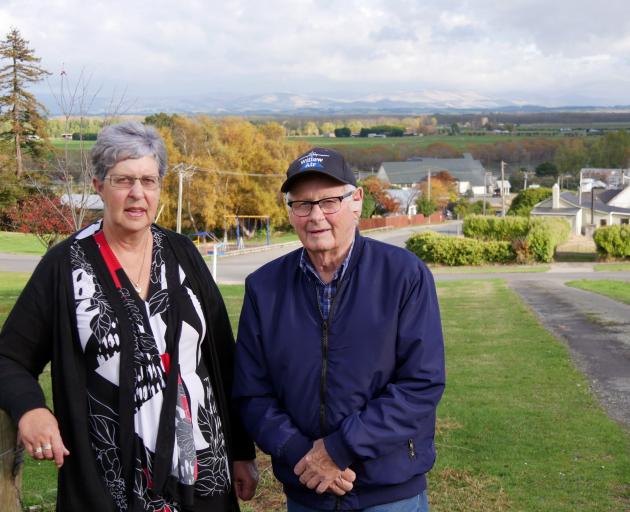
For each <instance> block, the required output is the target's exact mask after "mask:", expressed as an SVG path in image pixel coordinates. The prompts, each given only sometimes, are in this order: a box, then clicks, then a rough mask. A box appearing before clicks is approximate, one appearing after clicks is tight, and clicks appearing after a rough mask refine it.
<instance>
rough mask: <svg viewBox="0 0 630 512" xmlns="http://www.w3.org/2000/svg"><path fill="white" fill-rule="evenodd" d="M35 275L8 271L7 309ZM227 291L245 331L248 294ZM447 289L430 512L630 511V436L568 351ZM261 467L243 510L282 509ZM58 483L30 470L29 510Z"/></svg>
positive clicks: (508, 299) (530, 323)
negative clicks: (443, 379)
mask: <svg viewBox="0 0 630 512" xmlns="http://www.w3.org/2000/svg"><path fill="white" fill-rule="evenodd" d="M26 278H27V275H26V274H20V275H18V274H9V273H3V274H0V283H1V284H0V307H2V308H3V309H0V312H1V311H6V310H7V309H8V308H9V307H10V306H11V304H12V303H13V301H14V300H15V297H16V295H17V293H18V292H19V290H20V289H21V287H22V286H23V284H24V282H25V280H26ZM221 290H222V293H223V294H224V297H225V301H226V304H227V307H228V310H229V314H230V319H231V321H232V323H233V325H235V326H236V322H237V321H238V314H239V310H240V307H241V301H242V294H243V287H242V286H222V287H221ZM438 292H439V299H440V304H441V307H442V312H443V324H444V330H445V339H446V351H447V373H448V384H447V389H446V393H445V395H444V398H443V400H442V403H441V405H440V408H439V411H438V415H439V420H438V435H437V438H436V444H437V450H438V461H437V465H436V467H435V469H434V470H433V471H432V472H431V474H430V477H429V478H430V484H429V485H430V499H431V503H432V511H433V512H447V511H448V512H456V511H462V512H463V511H466V512H476V511H484V512H499V511H505V510H515V511H541V512H543V511H544V512H548V511H554V512H563V511H566V512H569V511H571V512H573V511H584V512H586V511H588V512H604V511H621V510H627V509H628V508H629V507H630V489H629V488H628V482H630V454H629V449H630V443H629V440H628V436H627V434H626V433H624V432H623V431H622V430H621V428H620V427H619V426H618V425H617V424H616V423H615V422H613V421H612V420H610V419H609V418H608V417H607V416H606V415H605V414H604V413H603V412H602V410H601V408H600V407H599V406H598V405H597V404H596V403H595V400H594V399H593V397H592V395H591V394H590V392H589V389H588V382H587V381H586V379H585V378H584V377H583V376H582V375H581V374H580V373H579V372H578V371H577V370H576V369H575V368H574V366H573V365H572V363H571V361H570V358H569V356H568V353H567V349H566V347H565V346H564V345H563V344H562V343H561V342H559V341H558V340H556V339H555V338H553V337H552V336H551V335H550V334H549V333H547V331H545V330H544V329H543V328H542V327H541V326H540V325H539V324H538V322H537V321H536V319H535V318H534V317H533V316H532V314H531V313H530V311H529V310H528V309H527V308H526V307H525V306H524V305H523V304H522V302H521V301H520V300H519V299H518V297H517V296H516V295H515V294H514V293H513V292H512V291H511V290H509V289H508V288H507V286H506V285H505V284H504V282H503V281H500V280H498V279H497V280H485V281H481V280H477V281H455V282H448V283H440V284H439V289H438ZM3 320H4V317H0V321H3ZM42 382H46V383H48V382H49V374H45V375H43V377H42ZM259 465H260V466H261V470H262V471H261V473H262V481H261V485H260V486H259V490H258V494H257V498H256V500H255V501H254V502H253V503H251V504H247V505H246V506H244V510H245V511H255V512H269V511H273V510H282V497H281V495H280V490H279V486H278V485H277V483H275V482H274V480H273V478H272V476H271V469H270V466H269V461H268V459H267V458H266V457H261V459H260V461H259ZM54 485H55V470H54V468H52V466H51V465H50V464H43V463H33V462H32V461H29V462H28V463H27V466H26V468H25V473H24V484H23V489H24V498H25V503H26V504H29V505H32V504H38V503H42V501H43V502H50V501H51V500H52V499H53V496H54Z"/></svg>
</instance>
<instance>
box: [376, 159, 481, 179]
mask: <svg viewBox="0 0 630 512" xmlns="http://www.w3.org/2000/svg"><path fill="white" fill-rule="evenodd" d="M429 171H431V174H437V173H438V172H440V171H448V172H449V174H450V175H451V176H453V177H454V178H455V179H456V180H457V181H468V182H470V183H471V185H476V186H480V185H481V186H483V185H484V175H485V172H486V170H485V169H484V167H483V165H481V162H480V161H479V160H475V159H474V158H473V157H472V155H471V154H470V153H465V154H464V157H463V158H420V157H415V158H413V159H412V160H407V161H406V162H383V163H382V164H381V168H380V169H379V171H378V177H379V178H380V179H381V180H385V181H389V182H390V183H396V184H400V185H402V184H408V183H419V182H420V181H422V180H423V179H425V178H426V177H427V175H428V173H429Z"/></svg>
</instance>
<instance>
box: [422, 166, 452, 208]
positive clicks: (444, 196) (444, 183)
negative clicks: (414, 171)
mask: <svg viewBox="0 0 630 512" xmlns="http://www.w3.org/2000/svg"><path fill="white" fill-rule="evenodd" d="M418 187H419V188H420V191H421V192H422V196H421V197H423V198H428V197H429V195H430V196H431V201H432V202H433V203H435V205H436V206H438V207H439V208H445V207H446V205H448V203H450V202H453V201H455V200H456V199H457V180H456V179H455V178H454V177H453V176H452V175H451V174H450V173H449V172H448V171H439V172H438V173H436V174H432V175H431V193H430V194H429V182H428V180H427V178H424V180H423V181H422V182H421V183H420V184H419V185H418Z"/></svg>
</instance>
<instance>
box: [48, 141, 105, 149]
mask: <svg viewBox="0 0 630 512" xmlns="http://www.w3.org/2000/svg"><path fill="white" fill-rule="evenodd" d="M50 143H51V144H52V145H53V146H54V147H56V148H60V149H64V148H68V149H71V150H73V151H77V150H79V149H80V148H81V144H83V149H85V150H86V151H89V150H90V149H92V146H94V144H96V141H95V140H84V141H83V142H81V141H80V140H65V139H50Z"/></svg>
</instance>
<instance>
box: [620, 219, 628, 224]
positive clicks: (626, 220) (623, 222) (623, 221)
mask: <svg viewBox="0 0 630 512" xmlns="http://www.w3.org/2000/svg"><path fill="white" fill-rule="evenodd" d="M621 223H622V224H630V219H621Z"/></svg>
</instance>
